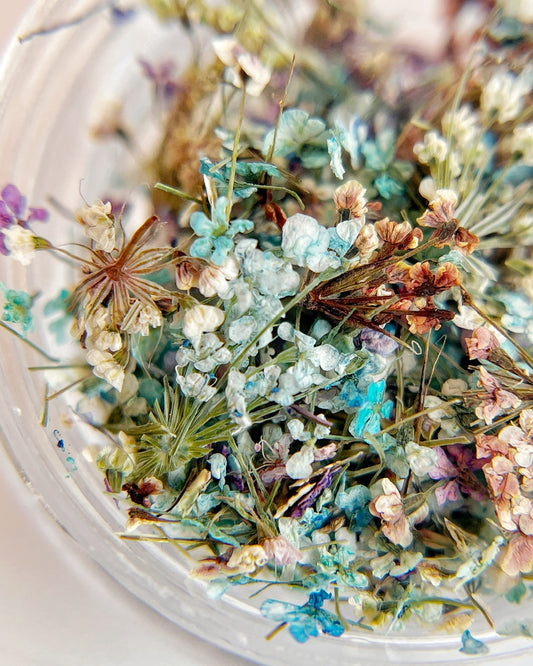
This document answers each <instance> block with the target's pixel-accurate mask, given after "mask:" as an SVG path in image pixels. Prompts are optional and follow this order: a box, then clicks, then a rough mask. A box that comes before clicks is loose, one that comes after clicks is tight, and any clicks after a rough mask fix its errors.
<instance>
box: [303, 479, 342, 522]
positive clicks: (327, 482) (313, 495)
mask: <svg viewBox="0 0 533 666" xmlns="http://www.w3.org/2000/svg"><path fill="white" fill-rule="evenodd" d="M339 471H340V469H336V470H332V469H331V468H328V469H326V471H325V473H324V475H323V476H322V478H321V479H320V481H319V482H318V483H317V484H316V486H315V487H314V488H313V490H311V492H310V493H309V494H308V495H306V496H305V497H304V498H303V499H302V500H301V501H300V502H298V504H297V505H296V506H295V507H294V509H293V510H292V513H291V518H301V517H302V516H303V515H304V511H305V510H306V509H308V508H309V507H310V506H313V504H314V503H315V500H316V499H317V498H318V497H319V496H320V494H321V493H322V491H324V490H325V489H326V488H329V487H330V486H331V482H332V481H333V476H334V475H335V474H337V473H338V472H339Z"/></svg>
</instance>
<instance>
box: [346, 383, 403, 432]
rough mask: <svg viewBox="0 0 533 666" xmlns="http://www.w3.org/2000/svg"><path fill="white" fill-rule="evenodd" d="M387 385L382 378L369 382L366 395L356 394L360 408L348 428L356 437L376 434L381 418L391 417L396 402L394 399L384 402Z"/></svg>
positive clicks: (356, 404) (356, 402) (357, 404)
mask: <svg viewBox="0 0 533 666" xmlns="http://www.w3.org/2000/svg"><path fill="white" fill-rule="evenodd" d="M385 386H386V382H385V380H384V379H380V380H379V381H378V382H372V383H371V384H369V386H368V388H367V391H366V395H362V394H361V393H357V394H356V395H355V400H354V402H355V406H356V407H359V409H358V411H357V413H356V416H355V418H354V419H353V420H352V422H351V423H350V426H349V428H348V429H349V431H350V432H351V434H352V435H353V436H354V437H363V438H364V436H365V435H366V434H368V435H375V434H376V433H378V432H379V431H380V430H381V418H382V417H383V418H385V419H388V418H390V416H391V414H392V410H393V408H394V403H393V402H392V400H387V401H386V402H383V397H384V394H385Z"/></svg>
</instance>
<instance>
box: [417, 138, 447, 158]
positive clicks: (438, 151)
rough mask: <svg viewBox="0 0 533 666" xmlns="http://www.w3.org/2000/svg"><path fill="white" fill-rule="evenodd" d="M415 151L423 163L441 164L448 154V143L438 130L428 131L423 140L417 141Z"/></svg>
mask: <svg viewBox="0 0 533 666" xmlns="http://www.w3.org/2000/svg"><path fill="white" fill-rule="evenodd" d="M413 152H414V154H415V155H416V156H417V157H418V160H419V161H420V162H422V164H434V163H437V164H440V163H441V162H444V160H445V159H446V156H447V155H448V144H447V143H446V140H445V139H444V137H442V136H440V134H439V133H438V132H435V131H432V132H427V133H426V135H425V136H424V141H423V142H421V141H419V142H418V143H415V145H414V147H413Z"/></svg>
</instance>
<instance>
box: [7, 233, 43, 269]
mask: <svg viewBox="0 0 533 666" xmlns="http://www.w3.org/2000/svg"><path fill="white" fill-rule="evenodd" d="M2 232H3V234H4V236H5V244H6V247H7V249H8V250H9V252H10V254H11V256H12V257H13V259H16V260H17V261H20V263H21V264H22V265H23V266H29V264H31V262H32V260H33V257H34V256H35V236H34V235H33V234H32V232H31V231H30V230H29V229H24V227H21V226H19V225H18V224H13V225H11V226H10V227H8V228H7V229H2Z"/></svg>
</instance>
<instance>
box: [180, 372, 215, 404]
mask: <svg viewBox="0 0 533 666" xmlns="http://www.w3.org/2000/svg"><path fill="white" fill-rule="evenodd" d="M176 381H177V382H178V385H179V387H180V388H181V390H182V393H183V395H185V396H187V397H189V398H196V400H199V401H200V402H209V400H211V398H212V397H213V396H214V395H215V393H216V392H217V390H216V388H215V387H214V386H211V385H210V384H209V376H208V375H203V374H202V373H200V372H190V373H189V374H187V375H185V376H184V375H181V374H180V373H179V372H178V368H176Z"/></svg>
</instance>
